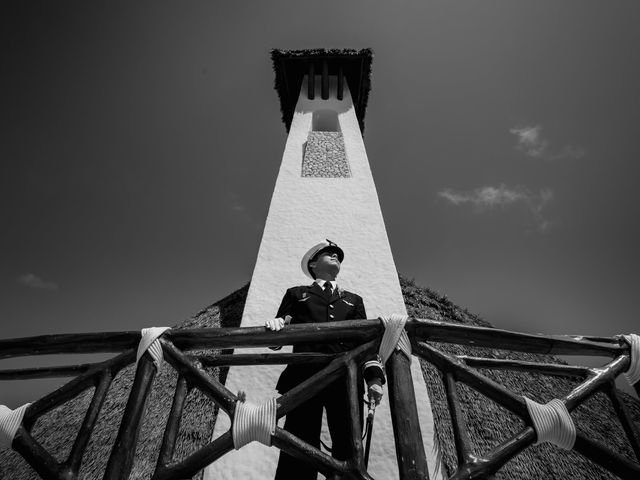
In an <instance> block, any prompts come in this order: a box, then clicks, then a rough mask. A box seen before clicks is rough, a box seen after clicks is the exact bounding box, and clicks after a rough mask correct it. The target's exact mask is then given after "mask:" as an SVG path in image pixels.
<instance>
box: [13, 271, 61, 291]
mask: <svg viewBox="0 0 640 480" xmlns="http://www.w3.org/2000/svg"><path fill="white" fill-rule="evenodd" d="M18 283H19V284H20V285H24V286H25V287H29V288H38V289H42V290H57V289H58V285H57V284H55V283H53V282H45V281H44V280H43V279H42V278H40V277H39V276H38V275H35V274H33V273H25V274H23V275H20V276H19V277H18Z"/></svg>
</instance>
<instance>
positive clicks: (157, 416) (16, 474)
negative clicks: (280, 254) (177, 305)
mask: <svg viewBox="0 0 640 480" xmlns="http://www.w3.org/2000/svg"><path fill="white" fill-rule="evenodd" d="M247 290H248V285H247V286H245V287H243V288H241V289H239V290H237V291H236V292H234V293H232V294H231V295H229V296H227V297H225V298H224V299H222V300H220V301H219V302H217V303H215V304H213V305H211V306H209V307H207V308H205V309H204V310H202V311H200V312H199V313H197V314H196V315H194V316H193V317H191V318H189V319H187V320H185V321H183V322H181V323H180V324H179V326H180V328H211V327H237V326H239V325H240V321H241V320H242V311H243V309H244V302H245V300H246V297H247ZM209 353H213V352H209ZM205 370H207V371H208V373H209V374H211V375H212V376H214V377H215V378H218V379H219V380H220V381H221V382H223V383H224V381H225V379H226V375H227V372H228V368H225V369H221V368H217V367H216V368H206V369H205ZM134 375H135V366H134V365H131V366H129V367H127V368H125V369H123V370H122V371H121V372H120V373H119V374H118V376H116V378H115V379H114V381H113V383H112V385H111V388H110V389H109V393H108V395H107V397H106V399H105V402H104V404H103V407H102V409H101V411H100V416H99V418H98V422H97V424H96V426H95V429H94V431H93V434H92V436H91V440H90V441H89V445H88V447H87V450H86V452H85V454H84V457H83V462H82V466H81V469H80V477H79V478H82V479H87V480H93V479H96V480H97V479H101V478H102V475H103V474H104V471H105V467H106V465H107V460H108V458H109V453H110V451H111V448H112V447H113V445H114V443H115V439H116V435H117V434H118V427H119V425H120V423H121V419H122V414H123V412H124V409H125V406H126V403H127V398H128V396H129V391H130V389H131V385H132V383H133V377H134ZM176 382H177V374H176V371H175V370H174V369H173V368H167V367H166V366H165V368H163V369H162V370H161V371H160V372H159V373H158V375H157V376H156V378H155V380H154V385H153V391H152V393H151V395H150V397H149V400H148V402H147V410H146V412H145V417H144V420H143V422H142V427H141V430H140V436H139V439H140V440H139V441H138V445H137V449H136V458H135V462H134V465H133V469H132V471H131V476H130V477H129V478H131V479H148V478H151V474H152V473H153V470H154V468H155V466H156V462H157V460H158V455H159V452H160V445H161V442H162V435H163V433H164V429H165V426H166V424H167V418H168V416H169V411H170V410H171V403H172V399H173V392H174V391H175V386H176ZM93 390H94V389H93V388H91V389H89V390H87V391H85V392H84V393H83V394H81V395H79V396H78V397H76V398H75V399H73V400H71V401H69V402H67V403H65V404H63V405H62V406H60V407H58V408H56V409H55V410H53V411H51V412H49V413H47V414H45V415H44V416H43V417H41V418H40V419H39V420H38V422H36V424H35V425H34V427H33V430H32V433H33V435H34V437H35V439H36V440H37V441H38V442H40V443H41V444H42V446H43V447H44V448H45V449H46V450H47V451H48V452H49V453H51V454H52V455H53V456H54V457H55V458H56V460H58V461H64V460H65V459H66V458H67V456H68V455H69V452H70V450H71V447H72V442H73V439H74V438H75V435H76V433H77V432H78V429H79V428H80V425H81V424H82V420H83V418H84V413H85V412H86V410H87V408H88V406H89V403H90V401H91V398H92V395H93ZM215 420H216V408H215V404H214V403H213V402H212V401H211V400H210V399H209V398H208V397H206V396H205V395H204V394H203V393H201V392H200V391H199V390H198V389H193V390H191V391H190V392H189V395H188V397H187V400H186V403H185V407H184V413H183V417H182V422H181V424H180V433H179V434H178V439H177V442H176V451H175V457H174V458H176V459H179V458H184V457H186V456H187V455H189V454H190V453H193V452H194V451H195V450H197V449H198V448H200V447H201V446H202V445H205V444H206V443H208V442H209V440H210V439H211V435H212V434H213V426H214V425H215ZM39 478H40V477H39V476H38V475H37V474H36V473H35V472H34V471H33V469H32V468H31V467H30V466H29V465H28V464H27V462H26V461H25V460H23V459H22V457H21V456H20V455H18V454H17V453H15V452H14V451H12V450H7V451H4V452H0V479H1V480H9V479H10V480H37V479H39ZM197 478H202V472H201V473H200V474H199V475H198V477H197Z"/></svg>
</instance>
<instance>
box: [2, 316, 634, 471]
mask: <svg viewBox="0 0 640 480" xmlns="http://www.w3.org/2000/svg"><path fill="white" fill-rule="evenodd" d="M405 328H406V331H407V333H408V334H409V337H410V339H411V344H412V347H413V352H414V354H415V355H418V356H419V357H420V358H422V359H424V360H426V361H428V362H429V363H431V364H432V365H433V366H435V367H436V368H437V369H438V370H439V371H440V372H441V373H442V377H443V382H444V387H445V395H446V398H447V402H448V406H449V409H450V413H451V415H450V416H451V420H452V423H453V425H452V427H453V434H454V443H455V447H456V453H457V458H458V468H457V470H456V471H455V472H454V473H453V475H452V476H451V479H456V480H463V479H464V480H470V479H475V478H486V477H489V476H491V475H493V474H494V473H496V472H497V471H498V470H499V469H500V468H501V467H502V466H503V465H504V464H505V463H506V462H508V461H509V460H510V459H512V458H513V457H515V456H516V455H518V454H519V453H520V452H522V451H523V450H524V449H526V448H528V447H529V446H531V445H532V444H533V443H534V442H535V440H536V434H535V431H534V429H533V427H532V422H531V419H530V418H529V414H528V411H527V408H526V405H525V401H524V399H523V397H521V396H520V395H517V394H515V393H513V392H511V391H510V390H508V389H507V388H505V387H504V386H502V385H500V384H498V383H497V382H495V381H493V380H491V379H489V378H488V377H486V376H484V375H482V374H481V373H480V372H478V371H476V370H475V369H474V368H473V367H475V368H482V369H491V370H496V369H507V370H521V371H528V372H531V373H543V374H547V375H548V374H551V375H559V376H572V377H576V378H578V379H581V383H580V384H579V385H578V386H577V387H576V388H574V389H573V390H572V391H571V392H570V393H569V394H567V395H566V396H564V397H563V398H562V399H561V400H562V401H563V403H564V404H565V406H566V407H567V409H568V410H569V411H572V410H574V409H575V408H577V407H578V406H580V405H582V404H583V403H584V402H585V401H586V400H587V399H589V398H590V397H591V396H592V395H593V394H594V393H596V392H600V391H602V392H605V393H606V394H607V395H608V396H609V398H610V399H611V402H612V405H613V409H614V411H615V413H616V415H617V416H618V418H619V420H620V422H621V425H622V427H623V430H624V432H625V434H626V436H627V438H628V440H629V442H630V444H631V447H632V450H633V452H634V454H635V456H636V460H637V461H636V462H633V461H630V460H628V459H626V458H623V457H621V456H620V455H619V454H618V453H617V452H614V451H612V450H611V449H610V448H609V447H608V446H605V445H600V444H598V443H597V442H595V441H593V440H592V439H589V438H586V437H585V436H584V435H582V434H580V433H578V435H577V437H576V443H575V447H574V449H575V450H576V451H578V452H580V453H581V454H583V455H584V456H586V457H587V458H589V459H590V460H592V461H593V462H594V463H596V464H598V465H600V466H602V467H603V468H605V469H607V470H609V471H610V472H612V473H614V474H616V475H618V476H620V477H621V478H624V479H626V478H629V479H631V478H638V477H640V465H639V463H638V462H640V433H639V432H638V427H637V426H636V425H635V424H634V422H633V421H632V419H631V416H630V414H629V412H628V411H627V409H626V407H625V405H624V403H623V402H622V400H621V399H620V396H619V393H618V392H617V390H616V389H615V384H614V380H615V378H616V377H618V376H619V375H620V374H621V373H622V372H623V371H625V370H626V369H627V368H628V366H629V363H630V348H629V345H628V344H627V343H626V342H624V341H621V340H620V338H619V337H616V336H614V337H592V336H557V335H532V334H524V333H518V332H511V331H508V330H501V329H495V328H486V327H476V326H469V325H462V324H459V323H455V322H443V321H433V320H421V319H413V318H412V319H409V320H408V321H407V323H406V326H405ZM383 330H384V327H383V325H382V323H381V321H380V320H379V319H368V320H350V321H343V322H331V323H322V324H297V325H288V326H286V327H285V328H284V329H282V330H281V331H279V332H271V331H267V330H265V329H264V328H263V327H248V328H246V327H245V328H242V327H240V328H206V329H198V330H193V329H173V330H169V331H167V332H166V333H165V334H164V335H163V336H162V337H161V339H160V342H161V344H162V348H163V351H164V353H165V359H166V360H167V362H168V364H169V365H170V366H171V367H173V368H174V369H175V370H176V371H177V372H178V381H177V384H176V391H175V395H174V399H173V404H172V407H171V412H170V414H169V419H168V421H167V426H166V428H165V431H164V434H163V438H162V445H161V449H160V455H159V457H158V461H157V465H156V469H155V471H154V474H153V479H154V480H170V479H177V478H185V477H191V476H193V475H194V474H195V473H196V472H197V471H199V470H200V469H202V468H204V466H206V465H208V464H209V463H211V462H212V461H214V460H216V459H217V458H219V457H220V456H222V455H224V454H225V453H227V452H228V451H230V450H231V449H233V440H232V438H231V433H230V431H229V432H226V433H224V434H223V435H222V436H221V437H219V438H217V439H215V440H213V441H212V442H210V443H209V444H207V445H205V446H204V447H202V448H200V449H199V450H197V451H196V452H193V453H192V454H190V455H189V456H188V457H187V458H184V459H182V460H181V461H179V462H173V460H172V458H173V453H174V450H175V442H176V438H177V435H178V430H179V424H180V418H181V416H182V413H183V407H184V403H185V399H186V395H187V393H188V391H189V390H190V389H192V388H198V389H199V390H201V391H202V392H203V393H204V394H205V395H207V396H208V397H209V398H210V399H211V400H213V401H214V402H215V403H216V404H217V405H218V406H219V407H220V408H221V410H222V411H224V412H226V413H227V414H228V415H229V416H230V417H231V419H233V417H234V415H235V405H236V402H237V401H238V398H237V396H236V395H235V394H234V393H232V392H230V391H229V390H228V389H227V388H226V387H225V386H224V385H223V384H222V383H220V382H219V381H218V379H216V378H214V377H212V376H210V375H208V374H207V373H206V372H205V370H204V369H203V368H202V367H212V366H229V365H266V364H304V363H313V364H318V365H320V366H321V367H322V368H321V369H320V371H319V372H317V373H316V374H314V375H313V376H312V377H310V378H309V379H307V380H305V381H304V382H302V383H301V384H299V385H297V386H295V387H294V388H292V389H291V390H290V391H288V392H287V393H286V394H284V395H282V396H280V397H279V398H278V399H277V414H276V415H277V418H281V417H282V416H284V415H286V414H287V412H289V411H291V410H292V409H294V408H296V407H298V406H299V405H300V404H302V403H303V402H305V401H308V400H309V399H310V398H312V397H313V396H315V395H317V394H318V393H319V392H320V391H322V390H323V389H324V388H325V387H326V386H327V385H328V384H329V383H331V382H333V381H335V380H336V379H338V378H340V377H343V376H344V377H346V385H347V393H348V395H349V398H350V409H349V418H350V439H349V441H350V445H351V447H352V448H351V449H352V451H353V452H354V453H353V457H352V458H351V459H348V460H344V461H338V460H335V459H333V458H331V457H330V456H328V455H327V454H325V453H323V452H321V451H320V450H318V449H316V448H315V447H313V446H311V445H309V444H307V443H305V442H303V441H301V440H300V439H298V438H296V437H295V436H293V435H291V434H290V433H289V432H286V431H284V430H283V429H281V428H279V427H276V430H275V433H274V434H273V436H272V441H273V444H274V445H275V446H276V447H278V448H281V449H283V450H285V451H287V452H288V453H290V454H292V455H296V456H300V457H302V458H305V459H306V461H308V462H310V463H311V464H312V465H314V467H315V468H317V469H318V470H319V471H320V472H322V473H324V474H326V475H332V474H333V473H335V472H339V473H340V474H343V475H347V476H349V477H350V478H357V479H360V480H371V477H370V476H369V475H368V473H367V472H366V469H365V467H364V462H363V448H362V441H361V438H360V432H359V425H360V419H359V415H360V413H359V409H358V408H357V402H359V399H358V398H357V397H358V393H357V392H358V385H357V378H358V374H357V367H356V365H358V364H359V363H360V362H361V361H362V360H363V359H364V358H365V356H367V355H370V354H372V353H374V352H375V351H377V349H378V347H379V343H380V338H381V336H382V333H383ZM139 340H140V333H139V332H101V333H83V334H60V335H41V336H37V337H29V338H17V339H7V340H0V359H6V358H11V357H20V356H27V355H48V354H61V353H65V354H69V353H98V352H119V353H120V355H118V356H116V357H114V358H112V359H109V360H106V361H103V362H98V363H92V364H80V365H70V366H60V367H46V368H26V369H13V370H4V371H0V380H9V379H12V380H13V379H26V378H45V377H53V376H73V375H78V376H77V377H76V378H74V379H73V380H71V381H70V382H68V383H67V384H66V385H64V386H63V387H61V388H59V389H58V390H56V391H54V392H52V393H50V394H48V395H46V396H45V397H43V398H42V399H40V400H38V401H36V402H34V403H33V404H31V405H30V406H29V407H28V408H27V410H26V412H25V417H24V421H23V424H22V425H21V426H20V428H19V429H18V432H17V434H16V436H15V439H14V442H13V448H14V449H15V450H16V451H18V452H19V453H20V454H21V455H22V456H23V457H24V458H25V459H26V460H27V462H28V463H29V464H31V466H32V467H33V468H34V469H35V470H36V472H37V473H38V474H39V475H40V476H41V477H42V478H44V479H47V480H53V479H56V480H58V479H60V480H62V479H76V478H77V477H78V474H79V471H80V466H81V462H82V456H83V454H84V452H85V450H86V448H87V444H88V441H89V438H90V437H91V433H92V430H93V428H94V427H95V424H96V420H97V418H98V415H99V412H100V409H101V407H102V405H103V403H104V400H105V397H106V395H107V393H108V390H109V388H110V386H111V382H112V379H113V378H114V377H115V375H116V374H117V373H118V372H119V371H120V370H122V369H123V368H124V367H126V366H127V365H130V364H132V363H133V362H134V360H135V350H136V348H137V345H138V342H139ZM336 342H350V343H353V344H357V345H358V346H356V347H355V348H353V349H352V350H350V351H348V352H344V353H340V354H324V353H284V354H283V353H241V350H240V351H239V352H240V353H235V354H227V353H224V354H222V353H221V354H217V353H216V351H220V350H225V349H229V348H235V349H241V348H245V347H268V346H272V345H297V344H301V343H336ZM434 342H435V343H436V344H437V343H449V344H458V345H466V346H472V347H485V348H492V349H501V350H508V351H518V352H528V353H535V354H543V355H558V354H562V355H590V356H605V357H611V358H612V360H611V361H610V362H609V363H608V364H606V365H604V366H603V367H600V368H587V367H580V366H571V365H563V364H554V363H549V361H548V360H547V359H545V361H544V362H540V363H537V362H529V361H523V360H513V359H495V358H482V357H477V356H465V355H460V356H454V355H449V354H446V353H444V352H442V351H441V350H440V349H438V348H437V345H434V344H433V343H434ZM193 350H213V351H214V352H213V353H207V354H201V353H199V354H190V353H189V352H192V351H193ZM405 360H406V359H405V358H404V357H403V355H402V354H401V353H398V352H395V353H394V354H392V356H391V358H390V360H389V361H388V362H387V372H388V375H389V385H390V389H389V391H390V398H389V401H390V405H391V409H392V420H393V425H394V438H395V442H396V450H397V453H398V459H399V461H398V467H399V470H400V478H401V479H403V480H418V479H420V480H428V478H429V473H428V471H427V468H426V458H425V454H424V451H423V449H422V448H417V447H419V446H421V445H422V442H421V441H419V436H420V435H421V433H420V429H419V424H418V422H417V412H416V406H415V398H414V395H413V387H412V380H411V375H410V370H409V368H408V362H406V361H405ZM154 376H155V367H154V366H153V363H152V361H151V359H150V357H149V356H148V355H147V354H145V356H144V357H143V358H142V361H141V362H140V364H139V365H138V368H137V372H136V376H135V378H134V381H133V385H132V388H131V392H130V395H129V399H128V402H127V406H126V407H125V411H124V413H123V422H122V424H121V425H120V429H119V432H118V437H117V440H116V443H115V445H114V447H113V449H112V453H111V456H110V459H109V461H108V463H107V468H106V472H105V474H104V478H105V479H114V480H115V479H118V480H119V479H125V478H128V476H129V473H130V471H131V466H132V463H133V458H134V455H135V447H136V444H137V441H138V433H139V429H140V425H141V421H142V418H143V415H144V410H145V404H146V402H147V400H148V398H149V392H150V390H151V388H152V384H153V380H154ZM457 383H464V384H465V385H466V386H467V387H470V388H472V389H474V390H477V391H478V392H480V393H482V394H483V395H484V396H486V397H488V398H489V399H491V400H493V401H494V402H496V403H497V404H499V405H501V406H502V407H504V408H506V409H507V410H509V411H511V412H512V413H514V414H516V415H518V416H519V417H520V418H522V419H523V420H524V422H525V423H526V426H525V428H524V429H522V430H521V431H520V432H518V433H516V434H515V435H514V436H512V437H511V438H509V439H508V440H506V441H505V442H503V443H502V444H500V445H498V446H496V447H495V448H494V449H493V450H491V451H490V452H487V453H485V454H484V455H478V454H477V452H472V450H471V440H470V436H469V433H468V429H467V426H466V423H465V420H464V415H463V414H462V410H461V405H460V400H459V398H458V395H457ZM92 386H93V387H95V391H94V393H93V399H92V401H91V404H90V406H89V408H88V410H87V413H86V415H85V418H84V421H83V423H82V425H81V427H80V429H79V431H78V434H77V436H76V439H75V441H74V444H73V447H72V449H71V452H70V454H69V457H68V458H67V459H66V460H65V461H63V462H58V461H57V460H55V459H54V458H53V456H52V455H51V454H49V453H48V452H47V451H46V450H45V449H44V448H43V447H42V446H41V445H40V444H39V443H38V442H37V441H36V440H35V439H34V438H33V437H32V436H31V428H32V427H33V425H34V423H35V422H36V420H37V419H38V418H39V417H40V416H42V415H43V414H45V413H47V412H49V411H51V410H52V409H54V408H56V407H58V406H60V405H61V404H62V403H64V402H66V401H68V400H70V399H72V398H74V397H76V396H77V395H79V394H80V393H81V392H83V391H85V390H87V389H88V388H90V387H92ZM635 388H636V390H639V388H640V385H638V384H636V385H635ZM639 393H640V392H639ZM407 426H409V427H411V428H412V430H411V435H413V437H415V438H413V437H412V438H407V428H408V427H407Z"/></svg>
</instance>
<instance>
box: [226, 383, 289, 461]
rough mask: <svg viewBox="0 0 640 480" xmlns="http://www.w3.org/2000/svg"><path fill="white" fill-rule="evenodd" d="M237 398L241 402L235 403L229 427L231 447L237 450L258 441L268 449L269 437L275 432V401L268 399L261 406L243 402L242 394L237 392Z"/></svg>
mask: <svg viewBox="0 0 640 480" xmlns="http://www.w3.org/2000/svg"><path fill="white" fill-rule="evenodd" d="M238 396H239V397H240V398H241V400H238V401H237V402H236V413H235V415H234V416H233V426H232V427H231V434H232V436H233V446H234V447H235V449H236V450H238V449H240V448H241V447H243V446H245V445H246V444H247V443H251V442H253V441H258V442H260V443H262V444H264V445H266V446H268V447H270V446H271V435H273V434H274V433H275V431H276V411H277V410H278V405H277V404H276V399H275V398H270V399H269V400H267V401H266V402H264V403H263V404H262V405H253V404H251V403H247V402H245V401H244V393H242V392H239V393H238Z"/></svg>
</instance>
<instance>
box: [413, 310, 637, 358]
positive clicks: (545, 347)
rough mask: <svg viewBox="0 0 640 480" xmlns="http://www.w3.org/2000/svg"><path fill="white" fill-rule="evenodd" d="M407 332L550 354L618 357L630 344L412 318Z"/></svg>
mask: <svg viewBox="0 0 640 480" xmlns="http://www.w3.org/2000/svg"><path fill="white" fill-rule="evenodd" d="M405 328H406V329H407V332H409V334H413V335H414V336H416V337H417V338H418V339H420V340H427V341H430V342H442V343H456V344H459V345H471V346H474V347H488V348H500V349H504V350H513V351H518V352H529V353H543V354H549V355H595V356H607V357H617V356H618V355H620V354H622V353H626V352H627V351H628V349H629V347H628V345H625V346H622V345H620V344H602V343H599V342H591V341H588V340H585V339H584V338H583V337H575V336H569V335H532V334H526V333H517V332H511V331H508V330H501V329H499V328H486V327H472V326H468V325H461V324H459V323H448V322H438V321H434V320H426V321H425V320H418V319H409V320H408V321H407V323H406V327H405Z"/></svg>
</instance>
